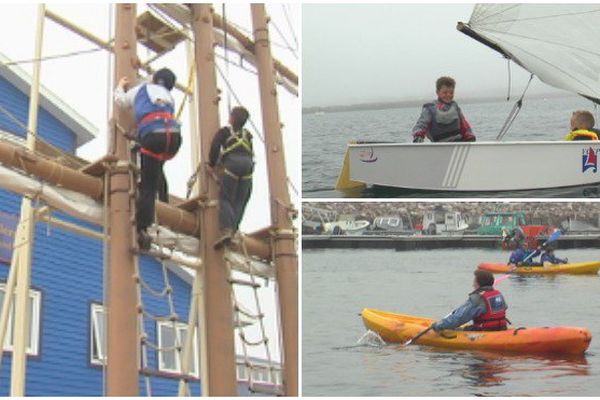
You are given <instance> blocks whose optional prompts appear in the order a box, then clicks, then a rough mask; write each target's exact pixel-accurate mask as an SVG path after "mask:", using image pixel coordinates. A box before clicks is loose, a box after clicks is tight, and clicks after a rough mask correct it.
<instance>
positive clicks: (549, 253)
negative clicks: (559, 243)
mask: <svg viewBox="0 0 600 400" xmlns="http://www.w3.org/2000/svg"><path fill="white" fill-rule="evenodd" d="M540 262H541V263H542V265H543V266H544V267H548V266H550V265H557V264H566V263H568V262H569V260H568V259H567V258H565V259H561V258H558V257H556V256H555V255H554V246H553V245H552V244H549V245H547V246H545V251H544V254H542V257H541V258H540Z"/></svg>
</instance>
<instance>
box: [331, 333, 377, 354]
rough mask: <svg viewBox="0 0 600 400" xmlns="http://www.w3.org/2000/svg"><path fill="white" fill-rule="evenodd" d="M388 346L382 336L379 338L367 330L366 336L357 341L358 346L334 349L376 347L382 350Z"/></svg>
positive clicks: (335, 348) (336, 348)
mask: <svg viewBox="0 0 600 400" xmlns="http://www.w3.org/2000/svg"><path fill="white" fill-rule="evenodd" d="M385 345H386V343H385V340H383V339H382V338H381V336H379V335H378V334H377V333H376V332H373V331H371V330H367V331H366V332H365V333H364V335H362V336H361V337H360V339H358V340H357V341H356V344H354V345H352V346H339V347H334V348H333V350H344V349H353V348H356V347H376V348H382V347H384V346H385Z"/></svg>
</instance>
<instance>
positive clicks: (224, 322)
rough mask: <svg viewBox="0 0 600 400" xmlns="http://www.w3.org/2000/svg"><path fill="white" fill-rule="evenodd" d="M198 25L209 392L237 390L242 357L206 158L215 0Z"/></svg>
mask: <svg viewBox="0 0 600 400" xmlns="http://www.w3.org/2000/svg"><path fill="white" fill-rule="evenodd" d="M191 10H192V21H191V22H192V30H193V32H194V43H195V47H194V50H195V57H194V58H195V60H196V78H197V79H196V91H195V92H196V93H197V94H199V96H198V97H197V99H196V100H197V104H198V106H199V107H198V108H199V115H198V117H199V120H200V121H199V125H198V126H199V128H200V146H201V162H203V163H204V164H203V165H202V168H201V171H200V175H199V176H200V180H199V182H198V184H199V185H200V191H199V193H200V194H201V195H205V196H206V198H207V199H208V202H209V206H205V207H201V208H200V224H201V235H200V236H201V241H200V243H201V246H200V247H201V257H202V260H203V263H204V269H203V278H204V279H203V283H204V290H203V291H202V293H203V295H204V313H202V312H200V313H199V315H200V316H202V315H204V317H205V320H204V321H200V327H201V329H202V337H203V338H205V339H203V340H206V349H205V351H204V352H203V354H200V356H201V358H202V370H203V377H204V379H203V381H202V382H203V387H202V394H203V395H205V396H235V395H237V387H236V382H237V379H236V363H235V347H234V338H233V313H232V310H233V306H232V302H231V288H230V287H229V283H228V281H227V268H225V261H224V259H223V250H222V249H221V250H215V249H214V248H213V244H214V243H215V242H216V240H217V238H218V235H219V214H218V208H217V207H215V206H214V205H210V203H212V204H215V205H216V202H217V200H218V188H217V182H216V181H215V180H214V179H212V178H211V177H210V174H209V173H208V171H207V167H206V161H207V160H208V154H209V150H210V144H211V141H212V138H213V137H214V135H215V134H216V132H217V130H218V129H219V95H218V90H217V76H216V70H215V67H216V65H215V53H214V33H213V28H212V24H213V15H212V7H211V6H210V4H192V5H191Z"/></svg>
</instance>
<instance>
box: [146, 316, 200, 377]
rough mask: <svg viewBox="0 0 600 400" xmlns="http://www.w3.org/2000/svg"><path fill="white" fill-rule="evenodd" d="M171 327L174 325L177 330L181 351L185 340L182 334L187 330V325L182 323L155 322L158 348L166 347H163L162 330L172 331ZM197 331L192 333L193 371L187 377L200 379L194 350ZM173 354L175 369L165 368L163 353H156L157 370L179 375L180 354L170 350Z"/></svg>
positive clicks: (195, 350)
mask: <svg viewBox="0 0 600 400" xmlns="http://www.w3.org/2000/svg"><path fill="white" fill-rule="evenodd" d="M173 325H175V328H176V329H177V330H179V336H180V338H181V341H182V342H181V343H180V344H181V347H182V349H183V346H184V345H185V340H184V339H183V338H184V335H183V333H186V332H187V328H188V324H187V323H183V322H175V323H174V324H173V322H171V321H157V322H156V332H157V337H158V346H159V347H160V348H163V347H167V346H165V345H164V343H163V333H162V332H163V331H162V329H163V328H166V329H171V330H172V329H173ZM197 335H198V333H197V330H196V331H195V332H194V340H193V341H192V354H193V356H194V358H193V359H192V360H193V364H192V366H193V368H194V369H193V370H192V371H189V373H188V374H189V375H191V376H194V377H196V378H199V377H200V368H199V365H198V351H197V348H196V344H197V342H198V341H197V340H196V339H197ZM172 351H173V352H174V359H175V368H169V367H168V366H165V365H164V364H165V360H164V354H165V351H158V350H157V352H158V370H159V371H162V372H169V373H175V374H180V373H181V359H180V353H179V352H178V351H177V350H172Z"/></svg>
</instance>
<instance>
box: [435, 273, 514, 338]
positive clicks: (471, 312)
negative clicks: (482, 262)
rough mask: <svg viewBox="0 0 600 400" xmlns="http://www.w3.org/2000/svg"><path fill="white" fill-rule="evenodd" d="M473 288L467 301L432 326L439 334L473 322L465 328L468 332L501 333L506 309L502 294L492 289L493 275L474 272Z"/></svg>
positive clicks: (504, 326) (504, 324) (505, 320)
mask: <svg viewBox="0 0 600 400" xmlns="http://www.w3.org/2000/svg"><path fill="white" fill-rule="evenodd" d="M473 274H474V275H475V279H473V288H474V289H475V290H474V291H472V292H471V293H469V298H468V299H467V301H466V302H465V303H464V304H463V305H461V306H460V307H458V308H457V309H455V310H454V311H452V313H451V314H450V315H448V316H447V317H446V318H444V319H442V320H441V321H438V322H436V323H434V324H433V325H432V329H433V330H434V331H436V332H439V331H441V330H444V329H456V328H458V327H459V326H461V325H463V324H465V323H467V322H469V321H471V320H473V324H472V325H469V326H466V327H465V328H464V330H468V331H502V330H505V329H506V327H507V322H508V319H507V318H506V309H507V308H508V306H507V305H506V302H505V301H504V297H503V296H502V293H500V292H499V291H497V290H496V289H494V275H492V273H491V272H489V271H483V270H476V271H475V272H474V273H473Z"/></svg>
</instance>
